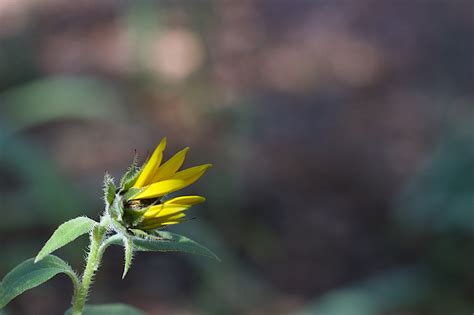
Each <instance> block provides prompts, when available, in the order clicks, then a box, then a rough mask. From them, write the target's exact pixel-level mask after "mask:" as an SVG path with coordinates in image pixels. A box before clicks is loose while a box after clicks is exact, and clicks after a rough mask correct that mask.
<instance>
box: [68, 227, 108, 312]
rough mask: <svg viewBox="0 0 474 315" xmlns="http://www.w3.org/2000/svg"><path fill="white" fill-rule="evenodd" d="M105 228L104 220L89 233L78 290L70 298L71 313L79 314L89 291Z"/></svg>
mask: <svg viewBox="0 0 474 315" xmlns="http://www.w3.org/2000/svg"><path fill="white" fill-rule="evenodd" d="M106 232H107V228H106V227H105V226H104V220H101V224H98V225H96V226H95V227H94V229H93V230H92V233H91V235H90V245H89V253H88V254H87V263H86V268H85V269H84V273H83V274H82V279H81V281H80V284H79V288H78V290H76V292H75V293H74V296H73V298H72V314H73V315H81V314H82V311H83V309H84V304H85V302H86V299H87V295H88V293H89V288H90V286H91V284H92V279H93V278H94V274H95V272H96V271H97V269H98V268H99V265H100V260H101V258H102V255H100V254H99V249H100V245H101V244H102V241H103V240H104V236H105V234H106Z"/></svg>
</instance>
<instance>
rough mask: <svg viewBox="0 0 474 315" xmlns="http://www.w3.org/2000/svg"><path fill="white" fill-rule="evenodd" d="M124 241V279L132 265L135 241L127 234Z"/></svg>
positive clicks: (123, 238)
mask: <svg viewBox="0 0 474 315" xmlns="http://www.w3.org/2000/svg"><path fill="white" fill-rule="evenodd" d="M122 241H123V248H124V249H125V262H124V265H123V274H122V279H123V278H125V276H126V275H127V272H128V269H130V266H131V265H132V259H133V241H132V239H131V238H130V237H127V236H123V237H122Z"/></svg>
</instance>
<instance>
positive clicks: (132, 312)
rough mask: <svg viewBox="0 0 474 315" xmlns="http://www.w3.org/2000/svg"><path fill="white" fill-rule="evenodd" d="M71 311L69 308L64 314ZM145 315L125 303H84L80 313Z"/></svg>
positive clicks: (69, 314) (69, 313)
mask: <svg viewBox="0 0 474 315" xmlns="http://www.w3.org/2000/svg"><path fill="white" fill-rule="evenodd" d="M71 314H72V311H71V309H69V310H68V311H67V312H66V313H65V314H64V315H71ZM104 314H113V315H145V313H144V312H142V311H140V310H139V309H137V308H135V307H133V306H130V305H126V304H118V303H117V304H102V305H86V306H85V307H84V311H83V313H82V315H104Z"/></svg>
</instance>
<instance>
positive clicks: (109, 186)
mask: <svg viewBox="0 0 474 315" xmlns="http://www.w3.org/2000/svg"><path fill="white" fill-rule="evenodd" d="M116 190H117V187H115V184H114V179H113V178H112V176H110V175H109V174H108V173H106V174H105V176H104V200H105V201H106V202H107V204H108V205H111V204H112V202H113V201H114V198H115V193H116Z"/></svg>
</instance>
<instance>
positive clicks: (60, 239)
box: [35, 217, 97, 263]
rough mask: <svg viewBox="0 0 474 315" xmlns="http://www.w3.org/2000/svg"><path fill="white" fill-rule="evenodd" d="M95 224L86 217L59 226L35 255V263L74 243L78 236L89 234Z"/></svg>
mask: <svg viewBox="0 0 474 315" xmlns="http://www.w3.org/2000/svg"><path fill="white" fill-rule="evenodd" d="M96 224H97V222H95V221H94V220H92V219H89V218H88V217H78V218H75V219H72V220H69V221H67V222H65V223H63V224H61V225H60V226H59V227H58V228H57V229H56V231H54V233H53V235H51V237H50V238H49V240H48V241H47V242H46V244H45V245H44V246H43V248H42V249H41V250H40V252H39V253H38V255H36V258H35V263H37V262H39V261H40V260H41V259H43V258H44V257H46V256H47V255H48V254H51V253H52V252H54V251H55V250H57V249H58V248H61V247H63V246H64V245H67V244H69V243H70V242H72V241H74V240H75V239H76V238H78V237H79V236H81V235H83V234H86V233H89V232H90V231H91V230H92V229H93V228H94V226H95V225H96Z"/></svg>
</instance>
